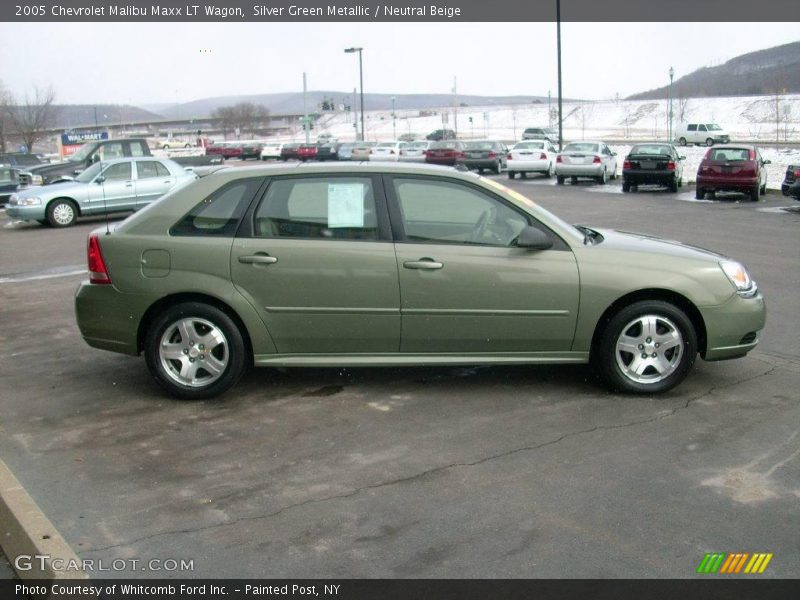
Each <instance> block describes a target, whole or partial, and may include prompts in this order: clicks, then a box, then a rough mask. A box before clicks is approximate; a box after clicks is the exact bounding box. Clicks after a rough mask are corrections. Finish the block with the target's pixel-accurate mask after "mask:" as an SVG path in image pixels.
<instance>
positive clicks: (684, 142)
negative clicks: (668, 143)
mask: <svg viewBox="0 0 800 600" xmlns="http://www.w3.org/2000/svg"><path fill="white" fill-rule="evenodd" d="M678 143H679V144H680V145H681V146H685V145H686V138H685V137H682V138H680V139H679V140H678Z"/></svg>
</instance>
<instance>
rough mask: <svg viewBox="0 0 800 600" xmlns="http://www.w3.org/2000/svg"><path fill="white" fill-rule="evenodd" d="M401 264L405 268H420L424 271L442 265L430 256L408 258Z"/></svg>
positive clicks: (438, 267) (439, 267)
mask: <svg viewBox="0 0 800 600" xmlns="http://www.w3.org/2000/svg"><path fill="white" fill-rule="evenodd" d="M403 266H404V267H405V268H406V269H422V270H425V271H433V270H435V269H441V268H442V267H443V266H444V265H443V264H442V263H440V262H436V261H435V260H433V259H431V258H421V259H420V260H408V261H406V262H404V263H403Z"/></svg>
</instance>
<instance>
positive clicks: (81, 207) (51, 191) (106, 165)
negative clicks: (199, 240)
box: [6, 156, 197, 227]
mask: <svg viewBox="0 0 800 600" xmlns="http://www.w3.org/2000/svg"><path fill="white" fill-rule="evenodd" d="M195 179H197V175H195V174H194V173H192V172H189V171H187V170H186V169H184V168H183V167H182V166H181V165H179V164H178V163H176V162H174V161H172V160H169V159H167V158H154V157H152V156H147V157H141V158H118V159H114V160H107V161H102V162H97V163H95V164H93V165H92V166H91V167H89V168H88V169H86V170H85V171H83V172H82V173H81V174H80V175H78V176H77V177H76V178H75V179H74V180H72V181H63V182H61V183H54V184H51V185H48V186H33V187H29V188H26V189H24V190H20V191H18V192H16V193H15V194H12V195H11V197H10V198H9V201H8V206H7V207H6V214H7V215H8V216H9V217H11V218H12V219H15V220H22V221H38V222H39V223H41V224H42V225H46V224H49V225H52V226H53V227H67V226H69V225H73V224H74V223H75V219H76V218H78V217H80V216H83V215H92V214H102V213H105V212H109V213H112V212H122V211H135V210H138V209H140V208H142V207H143V206H145V205H147V204H149V203H150V202H152V201H153V200H157V199H158V198H160V197H161V196H163V195H164V194H166V193H167V192H168V191H170V190H172V189H173V188H175V187H178V186H182V185H184V184H186V183H188V182H190V181H193V180H195Z"/></svg>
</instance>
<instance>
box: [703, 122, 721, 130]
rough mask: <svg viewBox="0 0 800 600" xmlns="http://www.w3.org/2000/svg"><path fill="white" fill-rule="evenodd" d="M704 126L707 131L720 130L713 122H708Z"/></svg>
mask: <svg viewBox="0 0 800 600" xmlns="http://www.w3.org/2000/svg"><path fill="white" fill-rule="evenodd" d="M706 127H708V130H709V131H722V127H720V126H719V125H716V124H714V123H708V124H706Z"/></svg>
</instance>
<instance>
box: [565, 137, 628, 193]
mask: <svg viewBox="0 0 800 600" xmlns="http://www.w3.org/2000/svg"><path fill="white" fill-rule="evenodd" d="M567 177H570V178H571V179H572V183H577V181H578V178H579V177H588V178H590V179H594V180H596V181H597V182H598V183H605V182H606V181H608V180H609V179H616V178H617V153H616V152H612V151H611V149H610V148H609V147H608V145H607V144H606V143H605V142H598V141H588V142H571V143H569V144H567V145H566V146H564V149H563V150H562V151H561V152H560V153H559V155H558V156H557V157H556V179H557V181H558V184H559V185H561V184H563V183H564V180H565V179H566V178H567Z"/></svg>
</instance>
